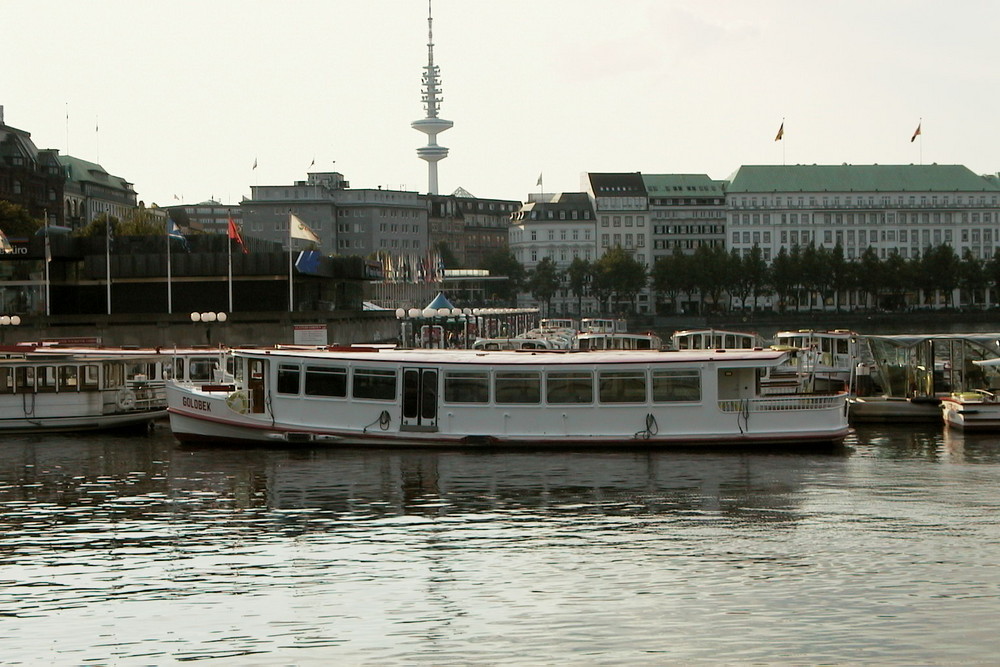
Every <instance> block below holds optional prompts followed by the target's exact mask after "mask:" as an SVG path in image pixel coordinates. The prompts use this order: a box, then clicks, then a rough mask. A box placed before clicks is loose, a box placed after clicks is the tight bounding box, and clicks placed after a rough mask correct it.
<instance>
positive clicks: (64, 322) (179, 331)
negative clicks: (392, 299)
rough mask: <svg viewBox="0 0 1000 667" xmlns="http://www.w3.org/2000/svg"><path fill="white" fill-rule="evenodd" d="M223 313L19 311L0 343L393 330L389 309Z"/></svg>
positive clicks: (188, 340)
mask: <svg viewBox="0 0 1000 667" xmlns="http://www.w3.org/2000/svg"><path fill="white" fill-rule="evenodd" d="M227 317H228V319H227V320H226V321H225V322H211V323H205V322H192V321H191V316H190V314H189V313H183V314H174V315H166V314H130V313H123V314H112V315H56V316H49V317H44V316H25V317H24V318H23V322H22V324H21V325H20V326H4V327H0V344H4V345H11V344H14V343H17V342H24V341H41V340H52V339H81V340H82V339H93V338H96V339H98V340H99V342H100V343H101V344H102V345H106V346H111V347H113V346H120V345H136V346H139V347H164V348H167V347H188V346H192V345H211V346H215V345H221V344H224V345H229V346H233V347H236V346H239V345H272V344H275V343H293V342H295V327H296V326H297V325H306V326H311V327H313V328H315V327H317V326H325V327H326V342H327V344H329V345H335V344H339V345H350V344H351V343H384V342H395V340H396V339H397V338H398V336H399V322H398V320H397V319H396V316H395V313H394V312H388V313H384V312H378V311H350V312H348V311H344V312H328V311H321V312H314V313H310V312H296V313H275V312H261V313H242V312H237V313H228V314H227ZM320 331H321V330H320Z"/></svg>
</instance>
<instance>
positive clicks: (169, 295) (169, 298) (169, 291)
mask: <svg viewBox="0 0 1000 667" xmlns="http://www.w3.org/2000/svg"><path fill="white" fill-rule="evenodd" d="M171 224H173V223H172V222H171V220H170V217H169V216H168V217H167V225H166V227H167V315H171V314H173V312H174V293H173V285H171V283H170V225H171Z"/></svg>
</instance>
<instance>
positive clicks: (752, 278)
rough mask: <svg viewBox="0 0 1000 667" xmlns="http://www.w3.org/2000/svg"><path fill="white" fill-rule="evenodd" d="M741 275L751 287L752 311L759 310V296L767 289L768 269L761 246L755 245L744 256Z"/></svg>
mask: <svg viewBox="0 0 1000 667" xmlns="http://www.w3.org/2000/svg"><path fill="white" fill-rule="evenodd" d="M741 264H742V265H741V267H740V276H741V279H742V280H743V281H745V282H746V284H747V285H748V287H749V289H750V299H751V300H750V309H751V312H752V311H755V310H757V297H758V296H759V295H760V294H761V293H763V292H764V290H766V289H767V280H768V270H767V262H765V261H764V253H763V251H762V250H761V249H760V246H757V245H754V247H752V248H750V253H749V254H747V256H746V257H744V258H743V260H742V262H741Z"/></svg>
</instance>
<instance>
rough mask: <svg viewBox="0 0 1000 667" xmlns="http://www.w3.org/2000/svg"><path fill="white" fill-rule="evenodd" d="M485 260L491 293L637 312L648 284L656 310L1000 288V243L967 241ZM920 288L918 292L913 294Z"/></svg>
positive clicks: (844, 302)
mask: <svg viewBox="0 0 1000 667" xmlns="http://www.w3.org/2000/svg"><path fill="white" fill-rule="evenodd" d="M480 268H485V269H488V270H489V271H490V272H491V274H492V275H505V276H507V277H508V280H507V281H506V283H502V284H500V285H498V286H495V287H494V288H493V290H494V291H493V294H492V295H493V297H494V298H496V299H498V300H501V301H505V302H509V303H513V302H514V301H515V300H516V296H517V294H518V293H519V292H527V293H530V294H531V295H532V296H533V297H534V298H535V299H536V300H537V301H538V302H539V304H543V305H544V307H545V310H546V311H548V309H549V307H550V305H551V301H552V299H553V298H554V297H555V295H556V294H557V293H558V292H559V290H567V292H568V293H569V294H572V295H573V296H575V297H576V298H577V311H578V312H580V311H581V308H580V306H581V305H582V300H583V299H584V298H586V297H593V298H595V299H596V300H597V302H598V303H599V304H600V308H601V310H602V311H605V312H622V311H634V304H635V302H636V298H637V296H638V294H639V292H640V291H641V290H642V289H643V288H645V287H647V286H648V287H651V288H652V289H653V290H654V291H655V293H656V298H657V310H658V312H660V313H664V314H667V313H674V312H679V311H680V306H681V304H683V303H687V304H692V305H693V307H694V308H695V309H697V310H698V312H705V311H722V310H729V309H730V304H731V303H734V302H735V303H736V304H737V306H736V307H738V308H742V309H744V310H756V309H757V308H758V307H759V304H761V303H762V300H763V299H767V300H768V301H769V302H770V303H772V304H774V306H773V307H774V308H776V309H777V310H779V311H785V310H790V309H802V308H811V307H832V308H834V309H837V310H841V309H853V308H868V309H874V310H886V311H892V310H903V309H905V308H908V307H910V306H915V305H916V306H920V305H930V304H936V303H939V300H940V302H941V303H942V304H943V305H945V306H949V307H957V306H960V305H963V304H959V303H954V302H953V294H954V293H955V291H956V290H961V292H962V294H963V295H965V299H964V301H965V304H967V305H971V306H980V305H983V304H984V303H986V295H987V292H988V290H989V289H990V288H991V287H1000V251H997V253H996V254H994V256H993V257H991V258H989V259H979V258H976V257H975V256H974V255H973V254H972V253H971V252H969V251H968V250H966V251H965V252H964V253H963V255H962V256H961V257H959V256H958V254H957V253H956V252H955V250H954V248H952V247H951V246H950V245H944V244H941V245H937V246H931V247H927V248H926V249H925V250H924V251H923V252H922V253H920V254H919V256H917V257H913V258H904V257H902V256H900V255H899V254H898V253H897V252H892V253H890V254H888V255H887V256H886V257H885V258H882V257H880V256H879V253H878V251H877V250H876V249H875V248H871V247H869V248H868V249H867V250H865V252H864V253H862V255H861V256H860V257H858V258H855V259H848V258H846V257H845V254H844V249H843V247H841V246H839V245H838V246H836V247H834V248H827V247H824V246H818V247H817V246H816V245H815V244H809V245H808V246H793V247H792V248H791V249H786V248H784V247H783V248H781V250H780V251H779V252H778V254H777V255H776V256H775V257H774V259H773V260H772V261H771V263H770V264H768V262H766V261H765V260H764V255H763V251H762V250H761V249H760V247H758V246H754V247H753V248H752V249H750V250H749V251H748V252H747V253H746V254H745V255H744V254H741V253H739V252H738V251H735V250H733V251H729V252H727V251H726V250H725V249H724V248H722V247H713V246H700V247H699V248H698V249H697V250H695V252H694V253H692V254H685V253H684V252H682V251H681V250H680V249H679V248H675V249H674V251H673V253H672V254H670V255H666V256H663V257H659V258H657V259H656V261H655V262H654V264H653V266H652V267H651V268H649V270H647V268H646V267H645V266H644V264H643V263H641V262H639V261H638V260H636V259H635V258H634V257H633V256H632V255H631V254H629V253H628V252H626V251H625V250H623V249H621V248H614V249H612V250H610V251H608V252H607V253H605V254H604V255H603V256H602V257H601V258H600V259H598V260H596V261H594V262H588V261H586V260H583V259H581V258H579V257H578V258H574V260H573V261H572V263H571V264H569V266H567V267H566V268H565V269H560V268H558V267H557V265H556V263H555V262H554V261H553V260H552V259H551V258H550V257H545V258H543V259H542V260H541V261H539V262H538V263H537V264H536V265H535V267H534V268H533V269H532V270H530V271H528V270H526V269H525V268H524V266H522V265H521V264H520V263H519V262H518V261H517V259H516V258H515V257H514V255H513V253H512V252H511V251H510V250H507V249H504V250H498V251H496V252H495V253H493V254H492V255H490V256H489V257H487V258H486V260H485V261H484V265H483V266H482V267H480ZM918 297H922V301H919V302H918V301H916V300H917V299H918Z"/></svg>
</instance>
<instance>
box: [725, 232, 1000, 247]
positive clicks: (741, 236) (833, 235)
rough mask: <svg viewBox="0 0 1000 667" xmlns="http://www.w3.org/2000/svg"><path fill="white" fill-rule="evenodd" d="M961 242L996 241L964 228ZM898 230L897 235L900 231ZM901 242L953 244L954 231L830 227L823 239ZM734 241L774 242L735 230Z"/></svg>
mask: <svg viewBox="0 0 1000 667" xmlns="http://www.w3.org/2000/svg"><path fill="white" fill-rule="evenodd" d="M961 231H962V234H961V242H962V243H970V242H971V243H976V244H978V243H980V241H982V242H983V243H993V238H994V234H993V231H994V230H992V229H982V230H980V229H963V230H961ZM897 232H898V234H897ZM897 237H898V241H899V242H900V243H909V244H910V245H915V246H919V245H925V246H927V245H930V244H931V243H933V244H934V245H940V244H942V243H946V244H950V243H952V241H953V240H954V239H953V234H952V230H950V229H944V230H941V229H935V230H930V229H914V230H906V229H900V230H896V229H881V230H879V229H872V230H867V229H858V230H854V229H849V230H847V231H846V232H845V231H842V230H831V229H827V230H824V231H823V237H822V238H823V240H822V242H823V243H825V244H827V245H834V244H838V245H845V242H846V245H848V246H852V245H862V246H867V245H868V244H869V243H879V242H882V243H895V242H896V241H897ZM997 238H998V239H1000V231H998V233H997ZM732 239H733V243H734V244H738V243H740V242H741V241H742V242H743V243H744V244H749V243H765V244H766V243H770V242H771V232H752V233H751V232H733V235H732ZM818 239H819V235H818V234H813V235H812V236H810V232H807V231H803V232H801V236H800V232H798V231H787V230H782V231H781V236H780V243H781V244H782V245H787V244H789V243H791V244H792V245H795V244H797V243H799V242H800V241H801V243H802V244H808V243H809V242H810V240H812V241H817V240H818Z"/></svg>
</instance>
